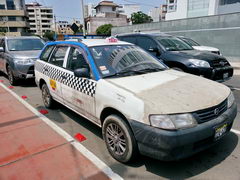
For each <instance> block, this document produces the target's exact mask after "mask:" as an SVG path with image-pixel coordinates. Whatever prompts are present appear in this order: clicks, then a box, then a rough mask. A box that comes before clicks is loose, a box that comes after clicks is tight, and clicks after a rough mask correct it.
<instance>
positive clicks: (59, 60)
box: [49, 46, 68, 67]
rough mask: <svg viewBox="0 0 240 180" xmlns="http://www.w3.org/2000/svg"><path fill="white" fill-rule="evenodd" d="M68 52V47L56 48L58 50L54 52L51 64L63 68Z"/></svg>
mask: <svg viewBox="0 0 240 180" xmlns="http://www.w3.org/2000/svg"><path fill="white" fill-rule="evenodd" d="M67 50H68V47H67V46H60V47H56V49H55V50H54V52H53V55H52V56H51V58H50V60H49V63H51V64H54V65H56V66H59V67H62V66H63V62H64V58H65V56H66V53H67Z"/></svg>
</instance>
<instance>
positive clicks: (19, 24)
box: [0, 21, 29, 28]
mask: <svg viewBox="0 0 240 180" xmlns="http://www.w3.org/2000/svg"><path fill="white" fill-rule="evenodd" d="M0 27H6V28H7V27H19V28H21V27H22V28H23V27H29V24H28V23H27V22H25V21H7V22H0Z"/></svg>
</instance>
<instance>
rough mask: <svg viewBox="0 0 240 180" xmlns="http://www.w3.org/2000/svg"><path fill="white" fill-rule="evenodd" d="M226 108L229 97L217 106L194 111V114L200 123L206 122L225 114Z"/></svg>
mask: <svg viewBox="0 0 240 180" xmlns="http://www.w3.org/2000/svg"><path fill="white" fill-rule="evenodd" d="M226 110H227V99H226V100H225V101H223V102H222V103H220V104H219V105H217V106H214V107H210V108H207V109H203V110H200V111H196V112H194V113H193V115H194V117H195V118H196V120H197V122H198V123H199V124H200V123H204V122H207V121H210V120H212V119H215V118H217V117H218V116H220V115H221V114H223V113H224V112H225V111H226Z"/></svg>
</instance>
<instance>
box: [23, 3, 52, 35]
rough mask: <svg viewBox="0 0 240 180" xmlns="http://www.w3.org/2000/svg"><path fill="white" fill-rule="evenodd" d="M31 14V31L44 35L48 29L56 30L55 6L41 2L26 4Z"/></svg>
mask: <svg viewBox="0 0 240 180" xmlns="http://www.w3.org/2000/svg"><path fill="white" fill-rule="evenodd" d="M26 8H27V12H28V15H29V24H30V32H31V33H33V34H37V35H40V36H42V35H43V34H44V33H45V32H47V31H54V29H55V27H54V19H53V18H54V16H53V8H52V7H47V6H42V5H41V4H39V3H29V4H26Z"/></svg>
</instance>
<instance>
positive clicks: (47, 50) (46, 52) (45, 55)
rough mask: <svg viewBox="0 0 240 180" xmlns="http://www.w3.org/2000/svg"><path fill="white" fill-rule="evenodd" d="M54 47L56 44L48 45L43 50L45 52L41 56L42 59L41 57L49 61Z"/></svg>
mask: <svg viewBox="0 0 240 180" xmlns="http://www.w3.org/2000/svg"><path fill="white" fill-rule="evenodd" d="M53 48H54V46H47V47H46V48H45V49H44V50H43V52H42V54H41V56H40V59H41V60H42V61H45V62H47V61H48V59H49V56H50V54H51V52H52V50H53Z"/></svg>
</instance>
